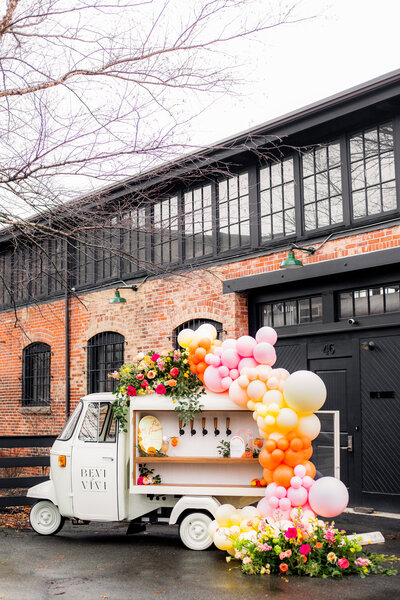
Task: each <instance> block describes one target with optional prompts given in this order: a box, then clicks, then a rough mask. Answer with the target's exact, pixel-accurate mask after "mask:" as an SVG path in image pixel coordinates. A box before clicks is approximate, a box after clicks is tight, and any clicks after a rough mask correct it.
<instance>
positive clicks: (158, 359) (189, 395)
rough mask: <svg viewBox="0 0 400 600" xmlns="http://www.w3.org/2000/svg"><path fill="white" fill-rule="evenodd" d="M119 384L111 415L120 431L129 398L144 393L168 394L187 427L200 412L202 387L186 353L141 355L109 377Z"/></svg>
mask: <svg viewBox="0 0 400 600" xmlns="http://www.w3.org/2000/svg"><path fill="white" fill-rule="evenodd" d="M109 377H111V378H113V379H116V380H117V381H118V385H117V387H116V389H115V391H114V394H115V396H116V398H115V400H114V402H113V411H114V416H115V418H116V419H117V421H118V423H119V427H120V430H122V431H126V430H127V429H126V423H127V415H128V411H129V404H130V399H131V398H133V397H135V396H142V395H147V394H159V395H164V394H167V395H168V396H171V397H172V398H173V399H174V401H175V402H176V403H177V405H176V407H175V410H176V411H177V412H178V416H179V418H180V419H182V420H183V424H184V425H187V423H188V422H189V420H190V419H192V418H193V416H194V415H195V414H197V413H198V412H201V409H202V406H201V405H200V402H199V399H200V396H201V395H202V394H203V393H204V389H203V384H202V382H201V381H200V380H199V379H198V377H197V376H196V375H195V374H194V373H192V372H191V371H190V368H189V364H188V353H187V351H186V350H184V351H181V350H166V351H164V352H162V353H161V354H159V353H157V352H153V351H151V352H147V354H145V353H143V352H140V353H139V354H137V355H136V356H135V358H134V359H133V362H132V363H129V364H125V365H122V367H121V368H120V369H119V370H118V371H114V372H113V373H111V374H109Z"/></svg>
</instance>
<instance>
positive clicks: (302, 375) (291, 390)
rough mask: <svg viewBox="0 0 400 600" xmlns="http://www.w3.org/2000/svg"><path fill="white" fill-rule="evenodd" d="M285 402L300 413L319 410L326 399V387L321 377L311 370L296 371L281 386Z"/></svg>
mask: <svg viewBox="0 0 400 600" xmlns="http://www.w3.org/2000/svg"><path fill="white" fill-rule="evenodd" d="M283 395H284V398H285V401H286V404H287V405H288V406H290V408H293V409H294V410H297V411H298V412H302V413H313V412H315V411H316V410H319V409H320V408H321V406H322V405H323V404H324V402H325V399H326V387H325V384H324V382H323V381H322V379H321V377H318V375H316V374H315V373H312V372H311V371H296V372H295V373H292V374H291V375H289V377H288V378H287V379H286V381H285V385H284V386H283Z"/></svg>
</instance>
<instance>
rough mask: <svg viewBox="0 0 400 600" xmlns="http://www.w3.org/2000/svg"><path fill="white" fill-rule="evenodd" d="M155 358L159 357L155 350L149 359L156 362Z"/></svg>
mask: <svg viewBox="0 0 400 600" xmlns="http://www.w3.org/2000/svg"><path fill="white" fill-rule="evenodd" d="M157 358H160V355H159V354H157V352H155V353H154V354H152V356H151V360H152V361H153V362H156V360H157Z"/></svg>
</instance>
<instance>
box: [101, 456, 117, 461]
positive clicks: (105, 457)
mask: <svg viewBox="0 0 400 600" xmlns="http://www.w3.org/2000/svg"><path fill="white" fill-rule="evenodd" d="M101 458H103V459H104V460H111V461H113V460H114V459H113V457H112V456H102V457H101Z"/></svg>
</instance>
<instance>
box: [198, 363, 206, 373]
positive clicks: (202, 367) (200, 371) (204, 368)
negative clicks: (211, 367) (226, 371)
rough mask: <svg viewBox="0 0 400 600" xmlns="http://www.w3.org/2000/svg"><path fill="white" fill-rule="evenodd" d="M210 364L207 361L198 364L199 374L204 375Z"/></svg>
mask: <svg viewBox="0 0 400 600" xmlns="http://www.w3.org/2000/svg"><path fill="white" fill-rule="evenodd" d="M207 367H208V364H207V363H205V362H199V364H198V365H197V373H198V375H203V373H204V371H205V370H206V369H207Z"/></svg>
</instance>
